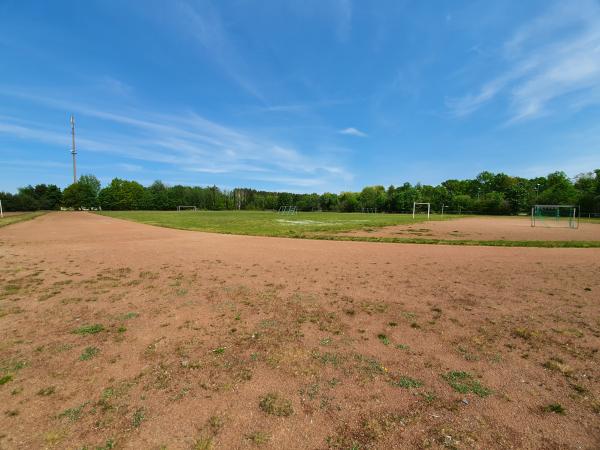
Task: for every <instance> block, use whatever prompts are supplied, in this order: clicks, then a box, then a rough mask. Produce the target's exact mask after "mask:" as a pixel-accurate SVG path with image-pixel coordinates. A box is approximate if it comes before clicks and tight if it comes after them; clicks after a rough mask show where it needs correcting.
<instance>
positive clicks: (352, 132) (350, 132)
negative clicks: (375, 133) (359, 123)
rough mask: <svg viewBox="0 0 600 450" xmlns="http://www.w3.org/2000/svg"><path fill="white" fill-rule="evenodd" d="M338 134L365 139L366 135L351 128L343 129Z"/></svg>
mask: <svg viewBox="0 0 600 450" xmlns="http://www.w3.org/2000/svg"><path fill="white" fill-rule="evenodd" d="M339 133H340V134H346V135H348V136H356V137H367V133H365V132H363V131H360V130H358V129H356V128H353V127H349V128H344V129H342V130H340V131H339Z"/></svg>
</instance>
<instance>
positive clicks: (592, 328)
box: [0, 212, 600, 449]
mask: <svg viewBox="0 0 600 450" xmlns="http://www.w3.org/2000/svg"><path fill="white" fill-rule="evenodd" d="M448 224H450V223H448ZM440 225H441V224H440ZM599 293H600V250H599V249H540V248H498V247H456V246H432V245H425V246H419V245H400V244H379V243H367V242H330V241H310V240H294V239H280V238H261V237H248V236H233V235H218V234H206V233H199V232H188V231H180V230H172V229H166V228H158V227H151V226H146V225H142V224H137V223H133V222H127V221H121V220H117V219H112V218H108V217H102V216H97V215H93V214H91V213H84V212H81V213H78V212H72V213H50V214H47V215H44V216H42V217H39V218H36V219H34V220H32V221H27V222H22V223H19V224H15V225H11V226H8V227H5V228H2V229H0V405H1V411H0V448H2V449H32V448H69V449H81V448H89V449H96V448H102V449H104V448H123V449H141V448H144V449H163V448H168V449H208V448H223V449H232V448H233V449H237V448H240V449H242V448H270V449H283V448H285V449H296V448H298V449H304V448H306V449H325V448H340V449H350V448H361V449H365V448H377V449H388V448H398V449H399V448H458V449H462V448H481V449H490V448H506V449H509V448H525V449H529V448H532V449H533V448H536V449H537V448H539V449H542V448H543V449H563V448H564V449H592V448H599V447H600V428H599V426H598V424H599V423H600V366H599V355H598V349H599V348H600V305H599V302H600V296H599Z"/></svg>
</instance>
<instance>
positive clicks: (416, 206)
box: [413, 202, 431, 220]
mask: <svg viewBox="0 0 600 450" xmlns="http://www.w3.org/2000/svg"><path fill="white" fill-rule="evenodd" d="M425 205H427V220H429V217H430V216H431V203H419V202H413V219H414V218H415V217H416V215H417V214H425Z"/></svg>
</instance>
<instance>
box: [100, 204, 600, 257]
mask: <svg viewBox="0 0 600 450" xmlns="http://www.w3.org/2000/svg"><path fill="white" fill-rule="evenodd" d="M95 214H101V215H105V216H109V217H114V218H117V219H124V220H132V221H134V222H141V223H145V224H148V225H155V226H161V227H166V228H176V229H180V230H191V231H204V232H209V233H223V234H240V235H251V236H272V237H290V238H306V239H322V240H332V241H362V242H380V243H391V244H443V245H476V246H491V247H541V248H600V241H511V240H468V239H437V238H421V237H377V236H348V235H344V234H338V233H341V232H345V231H355V230H366V229H376V228H381V227H387V226H393V225H411V224H415V223H423V222H424V221H425V217H424V216H421V217H417V218H416V219H413V218H412V215H410V214H361V213H335V212H300V213H298V214H296V215H282V214H277V213H275V212H271V211H198V212H194V211H185V212H176V211H101V212H96V213H95ZM462 217H467V216H457V215H452V216H448V215H447V216H444V217H442V216H440V215H432V216H431V220H432V221H440V220H452V219H456V218H462ZM591 221H594V222H596V221H595V219H592V220H591Z"/></svg>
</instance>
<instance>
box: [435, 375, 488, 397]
mask: <svg viewBox="0 0 600 450" xmlns="http://www.w3.org/2000/svg"><path fill="white" fill-rule="evenodd" d="M442 378H444V380H446V381H447V382H448V384H449V385H450V386H451V387H452V389H454V390H455V391H456V392H460V393H461V394H467V393H469V392H472V393H473V394H476V395H478V396H480V397H487V396H488V395H490V394H491V393H492V391H491V390H490V389H488V388H486V387H484V386H482V385H481V383H480V382H479V381H477V380H475V379H474V378H473V375H471V374H470V373H468V372H459V371H452V372H448V373H447V374H445V375H442Z"/></svg>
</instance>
